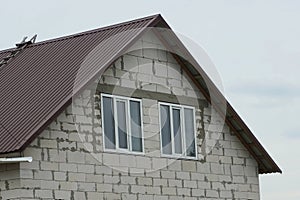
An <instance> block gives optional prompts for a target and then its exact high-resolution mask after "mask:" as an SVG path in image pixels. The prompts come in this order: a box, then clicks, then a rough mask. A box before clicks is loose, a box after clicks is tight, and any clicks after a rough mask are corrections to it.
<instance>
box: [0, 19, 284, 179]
mask: <svg viewBox="0 0 300 200" xmlns="http://www.w3.org/2000/svg"><path fill="white" fill-rule="evenodd" d="M153 26H160V27H166V28H169V26H168V25H167V23H166V22H165V21H164V19H163V18H162V17H161V16H160V15H154V16H149V17H145V18H141V19H137V20H133V21H129V22H125V23H121V24H117V25H113V26H108V27H104V28H100V29H96V30H92V31H87V32H83V33H79V34H75V35H70V36H66V37H61V38H57V39H53V40H48V41H43V42H39V43H35V44H31V45H29V46H27V47H26V48H25V49H24V50H22V52H21V53H19V54H18V55H17V56H16V57H14V58H13V59H12V60H10V61H9V63H8V64H6V65H4V66H2V67H1V68H0V91H1V95H0V113H1V115H0V136H1V140H0V153H2V154H3V153H9V152H15V151H22V150H24V148H26V147H27V145H28V144H30V142H32V141H33V140H34V139H35V138H36V136H37V135H38V134H39V133H41V132H42V131H43V130H44V128H46V127H47V126H48V125H49V124H50V123H51V121H52V120H53V119H54V118H55V117H56V116H58V115H59V114H60V112H61V111H62V110H64V109H65V108H66V106H68V105H70V103H71V99H72V96H73V95H74V94H76V93H78V92H80V91H81V89H82V88H84V87H85V86H86V85H88V84H89V83H90V82H92V81H93V80H94V79H95V78H96V77H97V75H99V74H100V73H101V72H102V71H103V70H104V69H105V67H108V66H109V65H110V64H112V63H113V61H114V60H115V59H117V58H118V57H119V56H120V55H122V53H124V52H125V51H126V50H127V49H128V48H129V47H130V46H131V45H132V44H133V43H134V42H135V41H136V40H137V39H138V38H139V37H140V36H141V35H142V34H143V31H145V30H146V28H148V27H153ZM111 36H114V38H113V40H109V42H104V41H106V39H108V38H110V37H111ZM171 38H172V39H173V40H175V41H176V43H178V46H179V47H180V49H181V51H182V52H184V53H185V54H189V53H188V51H187V50H186V49H185V47H184V46H183V45H182V43H181V42H180V41H179V40H178V38H177V37H176V36H175V35H172V37H171ZM99 44H101V45H100V46H99ZM96 47H97V48H96ZM95 48H96V49H97V52H96V53H97V56H98V57H97V58H96V59H93V62H89V63H86V64H87V66H88V67H87V68H85V69H84V71H81V72H80V78H79V79H78V70H81V69H80V67H81V65H82V62H83V60H84V59H85V58H86V57H87V56H88V55H90V52H91V51H92V50H93V49H95ZM12 50H13V49H9V50H4V51H1V52H0V60H1V59H2V58H4V57H5V56H7V55H9V53H10V51H12ZM178 61H180V58H179V59H178ZM181 63H182V64H183V65H185V63H184V61H181ZM192 64H193V65H194V66H198V67H200V66H199V65H198V63H196V62H192ZM99 66H105V67H104V68H102V69H99ZM186 68H187V69H190V70H191V69H192V67H191V66H188V65H186ZM200 68H201V67H200ZM192 72H193V70H191V75H192V76H196V74H193V73H192ZM201 76H202V77H204V79H205V82H206V83H207V82H208V83H209V84H210V87H213V88H214V91H215V93H216V94H217V97H218V98H220V99H222V98H224V96H223V95H222V94H221V93H220V92H219V90H218V89H217V88H216V86H215V85H214V84H213V83H212V82H211V80H210V79H209V78H208V76H207V75H206V74H205V72H204V71H203V70H202V71H201ZM75 79H76V82H75ZM206 79H208V80H206ZM198 82H199V83H198V86H199V88H200V89H201V90H202V91H203V92H204V93H205V91H206V87H207V86H206V85H203V84H201V82H202V81H201V80H198ZM74 85H75V86H74ZM74 92H75V93H74ZM209 95H212V94H207V95H206V97H207V99H208V100H210V96H209ZM226 102H227V101H226ZM227 111H228V112H227V113H225V116H226V122H227V124H229V126H230V127H231V128H232V129H233V130H236V131H235V133H236V134H237V136H238V137H239V139H240V140H241V142H242V143H243V144H244V145H245V147H246V148H247V149H248V150H249V152H250V153H251V154H252V155H253V157H254V158H255V159H256V160H257V162H258V163H259V170H260V173H271V172H281V170H280V169H279V167H278V166H277V165H276V163H275V162H274V161H273V160H272V158H271V157H270V155H269V154H268V153H267V152H266V151H265V149H264V148H263V147H262V145H261V144H260V143H259V142H258V140H257V139H256V138H255V136H254V135H253V133H252V132H251V131H250V130H249V129H248V127H247V126H246V124H245V123H244V122H243V121H242V120H241V118H240V117H239V116H238V115H237V114H236V112H235V111H234V109H233V108H232V107H231V106H230V104H229V103H228V102H227ZM221 114H222V113H221ZM223 114H224V113H223ZM254 148H255V149H257V151H255V150H254ZM258 154H259V155H258Z"/></svg>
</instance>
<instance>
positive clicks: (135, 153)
mask: <svg viewBox="0 0 300 200" xmlns="http://www.w3.org/2000/svg"><path fill="white" fill-rule="evenodd" d="M103 153H114V154H125V155H126V154H127V155H140V156H143V155H145V152H136V151H126V150H116V149H104V150H103Z"/></svg>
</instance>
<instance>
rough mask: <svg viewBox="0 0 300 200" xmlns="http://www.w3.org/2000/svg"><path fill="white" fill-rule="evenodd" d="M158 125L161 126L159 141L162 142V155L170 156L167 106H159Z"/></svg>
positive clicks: (169, 126)
mask: <svg viewBox="0 0 300 200" xmlns="http://www.w3.org/2000/svg"><path fill="white" fill-rule="evenodd" d="M160 124H161V140H162V148H163V149H162V150H163V153H164V154H172V144H171V125H170V108H169V106H165V105H161V106H160Z"/></svg>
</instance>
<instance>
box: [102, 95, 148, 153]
mask: <svg viewBox="0 0 300 200" xmlns="http://www.w3.org/2000/svg"><path fill="white" fill-rule="evenodd" d="M103 97H108V98H112V101H113V108H114V110H113V117H114V126H115V133H114V134H115V147H116V148H115V149H109V148H106V147H105V132H104V126H105V124H104V112H103V111H104V109H103ZM118 100H119V101H121V102H125V112H126V113H125V115H126V117H127V118H126V130H127V149H125V148H120V147H119V133H118V117H117V112H118V111H117V101H118ZM130 101H136V102H139V104H140V117H141V140H142V151H140V152H139V151H132V133H131V116H130V114H131V113H130ZM101 125H102V126H101V128H102V141H103V151H104V152H115V153H125V154H142V155H144V154H145V146H144V145H145V144H144V128H143V106H142V99H137V98H131V97H126V96H119V95H112V94H106V93H101Z"/></svg>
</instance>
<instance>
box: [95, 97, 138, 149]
mask: <svg viewBox="0 0 300 200" xmlns="http://www.w3.org/2000/svg"><path fill="white" fill-rule="evenodd" d="M101 102H102V104H101V105H102V109H101V111H102V128H103V141H104V149H105V150H112V151H121V152H122V151H123V152H136V153H141V152H143V151H144V141H143V130H142V128H143V127H142V124H143V123H142V105H141V104H142V103H141V100H140V99H134V98H128V97H121V96H115V95H108V94H102V95H101Z"/></svg>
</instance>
